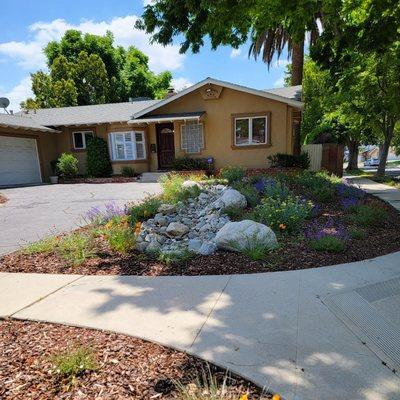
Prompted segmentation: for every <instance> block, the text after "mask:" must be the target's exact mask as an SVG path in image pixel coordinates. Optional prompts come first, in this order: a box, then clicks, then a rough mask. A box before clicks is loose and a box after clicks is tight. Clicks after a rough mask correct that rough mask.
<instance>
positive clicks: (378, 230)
mask: <svg viewBox="0 0 400 400" xmlns="http://www.w3.org/2000/svg"><path fill="white" fill-rule="evenodd" d="M374 202H376V204H377V205H379V206H380V207H385V208H386V209H387V212H388V218H387V219H386V220H384V221H382V222H381V224H380V225H378V226H374V227H371V228H369V229H367V230H365V236H364V237H363V238H360V239H348V240H347V242H346V243H347V245H346V250H345V251H344V252H342V253H328V252H321V251H316V250H312V249H310V247H309V246H308V244H307V241H306V239H304V238H302V237H300V236H299V237H296V236H293V235H282V236H280V237H279V238H278V241H279V244H280V248H279V249H278V250H276V251H273V252H271V253H269V254H267V255H266V257H265V259H264V260H262V261H252V260H250V259H249V258H248V257H247V256H245V255H243V254H237V253H230V252H223V251H218V252H216V253H215V254H214V255H211V256H196V257H194V258H192V259H190V260H189V261H187V262H185V263H184V264H181V265H166V264H165V263H162V262H160V261H158V260H157V259H154V258H151V257H148V256H146V255H144V254H140V253H137V252H132V253H130V254H128V255H125V256H123V255H119V254H115V253H112V252H111V251H108V250H107V246H105V245H104V243H103V245H104V246H102V251H101V254H99V256H98V257H97V258H93V259H90V260H87V261H86V262H85V263H84V264H82V265H80V266H71V265H68V264H67V263H66V261H64V260H63V259H62V258H60V257H59V256H58V255H57V254H54V253H50V254H31V255H29V254H23V253H21V252H15V253H11V254H8V255H5V256H3V257H1V258H0V271H3V272H36V273H53V274H55V273H59V274H60V273H61V274H84V275H147V276H165V275H228V274H249V273H258V272H270V271H287V270H296V269H306V268H314V267H323V266H328V265H335V264H342V263H348V262H353V261H360V260H365V259H369V258H374V257H378V256H381V255H385V254H389V253H393V252H395V251H400V214H399V213H398V212H397V211H396V210H395V209H394V208H393V207H391V206H389V205H387V204H386V203H384V202H382V201H380V200H377V199H374ZM335 204H336V203H330V204H329V205H326V206H324V209H323V210H322V215H320V216H319V217H317V218H314V219H313V220H312V222H313V223H315V222H318V221H320V222H321V223H323V222H324V221H326V220H327V219H328V218H331V217H332V218H334V220H335V221H340V222H341V223H343V225H344V226H346V227H349V226H351V224H350V223H349V215H348V214H346V213H345V212H343V210H341V208H340V206H339V205H338V204H336V205H335Z"/></svg>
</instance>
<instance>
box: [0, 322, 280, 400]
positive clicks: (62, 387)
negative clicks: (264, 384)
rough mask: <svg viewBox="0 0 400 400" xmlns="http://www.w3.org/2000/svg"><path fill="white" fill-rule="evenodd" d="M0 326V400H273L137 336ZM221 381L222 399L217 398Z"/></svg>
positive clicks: (246, 384)
mask: <svg viewBox="0 0 400 400" xmlns="http://www.w3.org/2000/svg"><path fill="white" fill-rule="evenodd" d="M0 328H1V329H0V365H1V366H2V367H1V368H0V398H1V399H3V400H11V399H12V400H25V399H41V400H50V399H78V398H79V399H106V398H107V399H135V400H148V399H158V398H162V399H165V400H172V399H176V400H213V399H221V400H238V399H240V398H241V396H242V395H243V394H244V393H248V397H247V398H248V400H266V399H270V398H271V397H272V396H271V395H269V394H268V393H265V392H264V391H263V390H262V389H260V388H258V387H256V386H254V385H253V384H252V383H251V382H249V381H247V380H246V379H244V378H240V377H238V376H236V375H233V374H229V373H228V372H226V371H224V370H222V369H220V368H217V367H215V366H213V365H208V364H206V363H205V362H204V361H202V360H200V359H198V358H196V357H193V356H190V355H188V354H186V353H183V352H180V351H176V350H172V349H169V348H166V347H163V346H160V345H157V344H155V343H150V342H147V341H144V340H141V339H137V338H133V337H129V336H125V335H121V334H116V333H107V332H103V331H98V330H93V329H85V328H77V327H69V326H64V325H55V324H47V323H39V322H29V321H17V320H6V321H1V322H0ZM224 384H225V392H226V393H225V395H223V396H222V395H218V396H217V394H218V393H220V392H221V389H222V387H223V385H224ZM207 392H208V393H209V394H206V393H207ZM278 398H279V397H278Z"/></svg>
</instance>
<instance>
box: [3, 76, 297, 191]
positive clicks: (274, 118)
mask: <svg viewBox="0 0 400 400" xmlns="http://www.w3.org/2000/svg"><path fill="white" fill-rule="evenodd" d="M300 90H301V87H299V86H297V87H286V88H282V89H272V90H256V89H251V88H248V87H244V86H239V85H235V84H232V83H228V82H223V81H219V80H215V79H212V78H207V79H205V80H203V81H201V82H199V83H197V84H195V85H193V86H191V87H189V88H187V89H185V90H183V91H181V92H179V93H176V94H169V95H168V96H167V97H166V98H164V99H163V100H146V99H136V100H135V101H132V102H129V103H115V104H101V105H94V106H78V107H65V108H53V109H39V110H32V111H29V112H28V113H18V114H17V115H4V114H2V115H0V185H6V184H18V183H21V184H25V183H36V182H40V181H43V180H45V179H47V178H48V176H49V175H50V174H51V170H50V162H51V160H54V159H56V158H57V157H58V156H59V155H60V154H61V153H63V152H71V153H73V154H74V155H75V156H76V157H77V158H78V160H79V168H80V172H81V173H85V159H86V140H87V138H88V137H89V136H98V137H101V138H104V139H105V140H106V141H107V143H108V146H109V152H110V158H111V162H112V166H113V171H114V173H116V174H118V173H119V172H120V171H121V168H122V167H123V166H131V167H133V168H134V169H135V171H136V172H139V173H141V172H147V171H159V170H168V169H170V168H171V167H172V163H173V161H174V159H175V158H177V157H195V158H197V157H200V158H212V159H213V160H214V163H215V167H216V168H221V167H223V166H226V165H241V166H245V167H247V168H264V167H266V166H267V157H268V156H269V155H271V154H274V153H277V152H282V153H289V154H290V153H292V152H293V134H294V130H295V129H296V124H298V122H299V116H300V111H301V109H302V107H303V103H302V102H301V101H300Z"/></svg>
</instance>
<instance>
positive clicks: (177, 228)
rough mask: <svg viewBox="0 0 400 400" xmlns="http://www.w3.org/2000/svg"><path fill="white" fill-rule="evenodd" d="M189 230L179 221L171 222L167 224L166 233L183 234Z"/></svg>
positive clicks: (171, 234) (172, 234)
mask: <svg viewBox="0 0 400 400" xmlns="http://www.w3.org/2000/svg"><path fill="white" fill-rule="evenodd" d="M188 232H189V227H188V226H186V225H184V224H182V223H181V222H171V223H170V224H169V225H168V226H167V231H166V233H167V235H168V236H178V237H180V236H183V235H185V234H186V233H188Z"/></svg>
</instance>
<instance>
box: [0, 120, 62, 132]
mask: <svg viewBox="0 0 400 400" xmlns="http://www.w3.org/2000/svg"><path fill="white" fill-rule="evenodd" d="M0 127H2V128H10V129H22V130H24V131H34V132H46V133H60V132H61V131H59V130H57V129H51V128H47V127H43V128H39V127H31V126H20V125H10V124H5V123H3V122H0Z"/></svg>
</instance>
